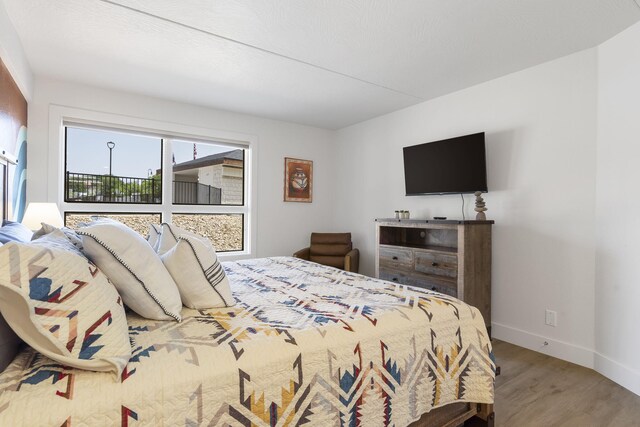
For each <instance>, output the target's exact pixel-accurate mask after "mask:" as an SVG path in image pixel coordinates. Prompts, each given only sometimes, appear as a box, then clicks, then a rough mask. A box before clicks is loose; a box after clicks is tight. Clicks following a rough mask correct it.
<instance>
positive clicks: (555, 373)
mask: <svg viewBox="0 0 640 427" xmlns="http://www.w3.org/2000/svg"><path fill="white" fill-rule="evenodd" d="M492 342H493V349H494V354H495V356H496V360H497V363H498V366H500V369H501V374H500V376H498V377H497V378H496V399H495V413H496V424H495V425H496V426H501V427H526V426H535V427H538V426H544V427H547V426H549V427H550V426H554V427H555V426H571V427H573V426H576V427H589V426H594V427H595V426H597V427H604V426H615V427H618V426H625V427H626V426H640V396H636V395H635V394H633V393H631V392H630V391H628V390H626V389H625V388H623V387H621V386H619V385H618V384H616V383H614V382H613V381H611V380H609V379H607V378H605V377H603V376H602V375H600V374H598V373H597V372H595V371H593V370H591V369H587V368H583V367H581V366H578V365H574V364H572V363H569V362H565V361H563V360H559V359H556V358H553V357H550V356H546V355H544V354H540V353H536V352H534V351H531V350H527V349H524V348H522V347H517V346H515V345H512V344H508V343H506V342H502V341H499V340H496V339H494V340H493V341H492Z"/></svg>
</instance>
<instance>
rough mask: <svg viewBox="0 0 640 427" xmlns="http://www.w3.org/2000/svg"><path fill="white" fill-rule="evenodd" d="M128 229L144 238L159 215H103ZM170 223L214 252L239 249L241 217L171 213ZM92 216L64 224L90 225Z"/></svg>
mask: <svg viewBox="0 0 640 427" xmlns="http://www.w3.org/2000/svg"><path fill="white" fill-rule="evenodd" d="M104 216H108V217H109V218H113V219H115V220H118V221H120V222H122V223H123V224H126V225H127V226H128V227H131V228H132V229H133V230H135V231H136V232H138V233H140V234H141V235H142V236H144V237H145V238H146V237H147V234H148V233H149V224H150V223H154V224H160V215H159V214H127V215H122V214H121V215H117V214H111V215H104ZM172 217H173V221H172V222H173V223H174V224H175V225H176V226H178V227H180V228H183V229H185V230H187V231H190V232H192V233H196V234H199V235H201V236H205V237H207V238H209V240H211V243H212V244H213V247H214V248H216V250H217V251H219V252H223V251H233V250H235V251H239V250H242V228H243V224H242V215H185V214H173V215H172ZM90 221H91V215H79V214H68V215H67V216H66V225H67V227H69V228H74V229H76V228H78V224H79V223H81V222H90Z"/></svg>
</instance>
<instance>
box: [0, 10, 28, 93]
mask: <svg viewBox="0 0 640 427" xmlns="http://www.w3.org/2000/svg"><path fill="white" fill-rule="evenodd" d="M0 58H2V62H4V64H5V65H6V66H7V69H8V70H9V72H10V73H11V76H12V77H13V80H15V82H16V84H17V85H18V88H20V91H21V92H22V95H23V96H24V97H25V98H26V99H27V101H30V100H31V96H32V94H33V74H32V73H31V68H30V67H29V62H28V61H27V57H26V56H25V54H24V50H23V49H22V43H21V42H20V38H19V37H18V33H16V30H15V28H13V24H12V23H11V21H10V20H9V15H7V11H6V9H5V6H4V2H3V0H0Z"/></svg>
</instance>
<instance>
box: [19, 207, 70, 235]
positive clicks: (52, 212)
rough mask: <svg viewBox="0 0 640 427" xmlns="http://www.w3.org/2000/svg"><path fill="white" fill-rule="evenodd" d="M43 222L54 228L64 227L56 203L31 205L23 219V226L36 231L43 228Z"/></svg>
mask: <svg viewBox="0 0 640 427" xmlns="http://www.w3.org/2000/svg"><path fill="white" fill-rule="evenodd" d="M43 222H44V223H46V224H49V225H53V226H54V227H62V226H63V225H64V221H62V215H60V210H59V209H58V206H57V205H56V204H55V203H29V206H27V211H26V212H25V213H24V218H22V225H24V226H25V227H27V228H28V229H29V230H34V231H35V230H39V229H40V227H42V225H41V223H43Z"/></svg>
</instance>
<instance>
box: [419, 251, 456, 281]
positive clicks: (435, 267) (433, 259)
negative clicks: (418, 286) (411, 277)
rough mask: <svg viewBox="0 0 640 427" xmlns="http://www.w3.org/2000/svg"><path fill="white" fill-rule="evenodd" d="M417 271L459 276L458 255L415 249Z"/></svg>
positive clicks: (435, 274)
mask: <svg viewBox="0 0 640 427" xmlns="http://www.w3.org/2000/svg"><path fill="white" fill-rule="evenodd" d="M415 259H416V266H415V268H416V271H419V272H420V273H425V274H432V275H434V276H442V277H449V278H452V279H455V278H456V277H458V257H457V256H456V255H453V254H443V253H441V252H429V251H424V252H423V251H415Z"/></svg>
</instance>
